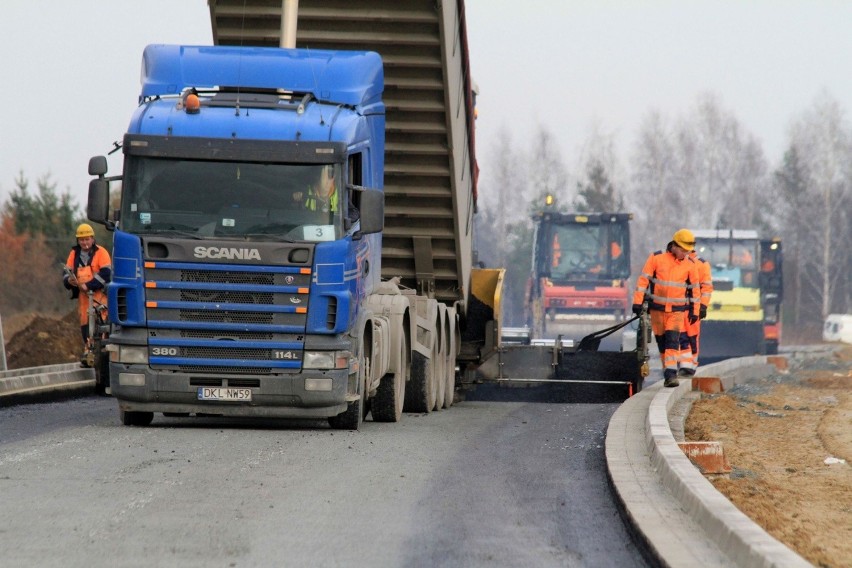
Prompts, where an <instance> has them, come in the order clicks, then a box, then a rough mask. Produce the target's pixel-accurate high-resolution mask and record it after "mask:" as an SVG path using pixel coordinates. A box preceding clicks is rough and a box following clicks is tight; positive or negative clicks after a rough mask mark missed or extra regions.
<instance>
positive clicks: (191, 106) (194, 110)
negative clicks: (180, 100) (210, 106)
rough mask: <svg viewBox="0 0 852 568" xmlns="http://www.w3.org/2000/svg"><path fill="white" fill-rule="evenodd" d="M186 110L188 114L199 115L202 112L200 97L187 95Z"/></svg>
mask: <svg viewBox="0 0 852 568" xmlns="http://www.w3.org/2000/svg"><path fill="white" fill-rule="evenodd" d="M184 108H186V114H198V112H199V111H200V110H201V101H200V100H199V98H198V95H193V94H189V95H187V96H186V101H185V102H184Z"/></svg>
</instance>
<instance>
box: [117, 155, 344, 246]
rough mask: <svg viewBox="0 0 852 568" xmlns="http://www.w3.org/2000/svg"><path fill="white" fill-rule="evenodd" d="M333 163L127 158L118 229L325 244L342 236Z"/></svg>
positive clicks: (337, 180)
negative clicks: (266, 162) (269, 162)
mask: <svg viewBox="0 0 852 568" xmlns="http://www.w3.org/2000/svg"><path fill="white" fill-rule="evenodd" d="M342 187H343V184H342V180H341V169H340V166H339V165H338V164H261V163H245V162H212V161H201V160H176V159H155V158H140V157H129V158H128V159H127V162H126V165H125V172H124V185H123V188H122V198H121V217H120V228H121V229H122V230H123V231H127V232H130V233H136V234H140V235H145V234H175V235H181V236H188V237H190V238H205V237H224V238H228V237H231V238H246V239H257V240H276V239H279V240H292V241H328V240H334V239H337V238H340V237H341V235H342V227H343V223H342V219H343V212H342V209H343V206H344V205H345V202H344V201H343V200H342V199H341V188H342Z"/></svg>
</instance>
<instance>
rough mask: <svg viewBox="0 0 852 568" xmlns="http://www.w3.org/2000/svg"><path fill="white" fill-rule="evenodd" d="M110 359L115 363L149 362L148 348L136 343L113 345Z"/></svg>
mask: <svg viewBox="0 0 852 568" xmlns="http://www.w3.org/2000/svg"><path fill="white" fill-rule="evenodd" d="M110 347H112V349H110V353H109V360H110V361H112V362H113V363H128V364H129V363H142V364H147V363H148V348H147V347H137V346H135V345H111V346H110Z"/></svg>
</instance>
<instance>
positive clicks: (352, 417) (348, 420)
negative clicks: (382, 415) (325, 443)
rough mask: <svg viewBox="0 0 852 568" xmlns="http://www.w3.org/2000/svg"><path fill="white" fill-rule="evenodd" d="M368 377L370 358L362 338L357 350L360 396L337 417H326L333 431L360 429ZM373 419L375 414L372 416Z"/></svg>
mask: <svg viewBox="0 0 852 568" xmlns="http://www.w3.org/2000/svg"><path fill="white" fill-rule="evenodd" d="M369 376H370V357H368V356H367V353H366V345H365V342H364V338H363V336H362V337H361V344H360V345H359V349H358V381H359V385H360V389H359V390H360V392H361V396H359V397H358V400H353V401H352V402H350V403H348V404H347V405H346V411H345V412H341V413H340V414H338V415H337V416H329V417H328V425H329V426H331V427H332V428H334V429H335V430H357V429H358V428H360V427H361V422H363V421H364V415H365V414H366V412H365V408H366V407H365V404H364V397H365V396H366V391H367V388H366V384H367V380H366V378H367V377H369ZM373 416H374V417H375V413H374V414H373Z"/></svg>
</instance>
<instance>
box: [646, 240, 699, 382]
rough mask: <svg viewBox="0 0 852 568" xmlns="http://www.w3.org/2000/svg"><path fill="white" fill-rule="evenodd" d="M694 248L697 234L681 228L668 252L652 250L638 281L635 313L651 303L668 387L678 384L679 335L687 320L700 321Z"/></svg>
mask: <svg viewBox="0 0 852 568" xmlns="http://www.w3.org/2000/svg"><path fill="white" fill-rule="evenodd" d="M694 248H695V235H694V234H693V233H692V231H690V230H689V229H680V230H678V231H677V232H676V233H675V234H674V236H673V237H672V240H671V241H670V242H669V244H668V245H667V246H666V250H665V251H656V252H654V253H651V255H650V256H649V257H648V260H647V261H645V266H644V267H643V268H642V273H641V274H640V275H639V278H638V280H637V281H636V290H635V291H634V293H633V313H635V314H637V315H638V314H640V313H642V310H643V304H644V303H645V302H646V301H647V302H648V310H649V315H650V317H651V331H652V332H653V334H654V338H655V339H656V340H657V347H658V348H659V350H660V358H661V359H662V362H663V379H664V383H663V384H664V385H665V386H667V387H676V386H677V385H678V379H677V371H678V362H679V361H680V334H681V332H682V331H685V329H686V323H687V322H690V323H691V322H694V321H698V310H699V308H698V305H699V302H698V291H699V288H698V287H697V286H693V285H694V284H697V283H698V281H699V277H698V265H697V264H696V263H695V261H693V260H692V259H691V258H689V252H690V251H691V250H693V249H694Z"/></svg>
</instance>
